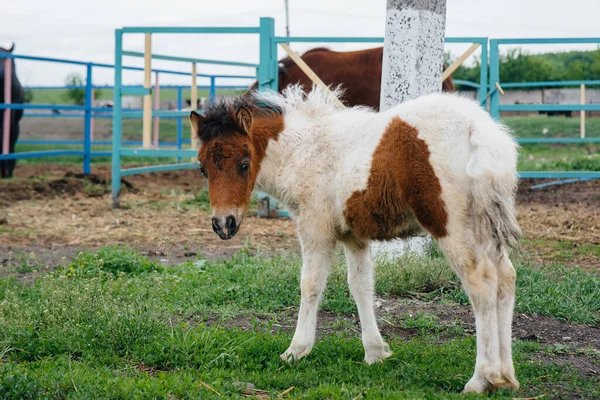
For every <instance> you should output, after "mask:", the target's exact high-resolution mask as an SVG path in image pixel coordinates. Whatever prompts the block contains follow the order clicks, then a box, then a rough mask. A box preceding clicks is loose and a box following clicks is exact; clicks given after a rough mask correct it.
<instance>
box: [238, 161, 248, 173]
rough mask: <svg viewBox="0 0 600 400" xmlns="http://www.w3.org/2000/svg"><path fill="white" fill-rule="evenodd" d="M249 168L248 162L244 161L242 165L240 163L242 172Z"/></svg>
mask: <svg viewBox="0 0 600 400" xmlns="http://www.w3.org/2000/svg"><path fill="white" fill-rule="evenodd" d="M249 169H250V163H249V162H245V163H243V164H242V165H240V172H242V173H245V172H248V170H249Z"/></svg>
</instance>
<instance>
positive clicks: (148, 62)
mask: <svg viewBox="0 0 600 400" xmlns="http://www.w3.org/2000/svg"><path fill="white" fill-rule="evenodd" d="M144 36H145V38H144V87H145V88H146V89H150V88H152V36H151V35H150V34H149V33H146V34H145V35H144ZM143 111H144V114H143V115H144V116H143V119H142V147H143V148H144V149H149V148H150V147H151V144H152V95H151V94H147V95H145V96H144V105H143Z"/></svg>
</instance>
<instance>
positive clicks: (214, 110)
mask: <svg viewBox="0 0 600 400" xmlns="http://www.w3.org/2000/svg"><path fill="white" fill-rule="evenodd" d="M330 89H331V93H325V92H324V91H323V90H321V89H320V88H318V87H316V86H314V85H313V87H312V90H311V91H310V92H308V93H306V92H304V89H303V87H302V85H299V84H297V85H290V86H288V87H287V88H286V89H284V90H283V92H282V93H281V94H279V93H277V92H275V91H273V90H265V91H260V92H259V91H252V92H250V93H247V94H244V95H243V96H240V97H236V98H235V99H233V100H231V99H229V100H225V99H222V100H219V101H216V102H214V103H212V104H209V106H208V107H207V108H206V110H205V111H204V120H203V123H202V129H201V130H200V133H199V139H200V140H201V141H203V142H206V141H208V140H211V139H214V138H215V137H226V136H231V135H234V134H235V133H236V132H238V131H239V128H240V124H239V122H238V120H237V117H236V112H237V110H239V109H240V108H241V107H243V108H246V109H247V110H248V111H250V113H251V114H252V117H253V118H254V119H261V118H266V119H274V118H280V117H282V116H285V115H286V114H288V113H290V112H300V113H302V114H304V115H307V116H309V117H320V116H326V115H331V114H333V113H336V112H340V109H339V107H338V105H339V103H338V102H337V99H339V98H340V97H341V96H342V94H343V90H342V88H341V86H338V87H331V88H330ZM352 109H364V110H370V109H369V108H368V107H361V106H357V107H352Z"/></svg>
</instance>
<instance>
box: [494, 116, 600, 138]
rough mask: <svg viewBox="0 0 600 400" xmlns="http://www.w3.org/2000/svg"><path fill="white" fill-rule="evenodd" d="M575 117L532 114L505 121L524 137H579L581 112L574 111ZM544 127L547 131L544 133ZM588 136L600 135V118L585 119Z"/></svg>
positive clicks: (504, 120) (504, 121)
mask: <svg viewBox="0 0 600 400" xmlns="http://www.w3.org/2000/svg"><path fill="white" fill-rule="evenodd" d="M573 116H574V118H563V117H548V116H544V115H532V116H527V117H505V118H502V122H503V123H505V124H506V125H507V126H508V127H509V128H511V129H512V130H513V132H514V133H515V134H516V135H517V136H518V137H522V138H552V137H560V138H579V134H580V129H579V128H580V123H579V114H578V113H576V112H574V113H573ZM544 129H547V132H546V133H545V134H544V133H543V131H544ZM585 132H586V137H600V118H587V119H586V120H585Z"/></svg>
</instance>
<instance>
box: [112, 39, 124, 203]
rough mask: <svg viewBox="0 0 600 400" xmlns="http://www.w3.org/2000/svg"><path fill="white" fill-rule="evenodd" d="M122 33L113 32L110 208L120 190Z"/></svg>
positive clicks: (117, 198) (115, 201) (116, 201)
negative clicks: (113, 68) (113, 78)
mask: <svg viewBox="0 0 600 400" xmlns="http://www.w3.org/2000/svg"><path fill="white" fill-rule="evenodd" d="M122 52H123V31H122V30H120V29H116V30H115V88H114V89H113V102H114V105H113V129H112V130H113V138H112V139H113V141H112V174H111V176H112V178H111V192H112V207H113V208H118V207H119V192H120V190H121V139H122V137H121V134H122V129H123V124H122V122H123V121H122V118H123V104H122V102H121V100H122V99H121V91H122V87H121V85H122V83H121V78H122V68H123V54H122Z"/></svg>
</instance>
